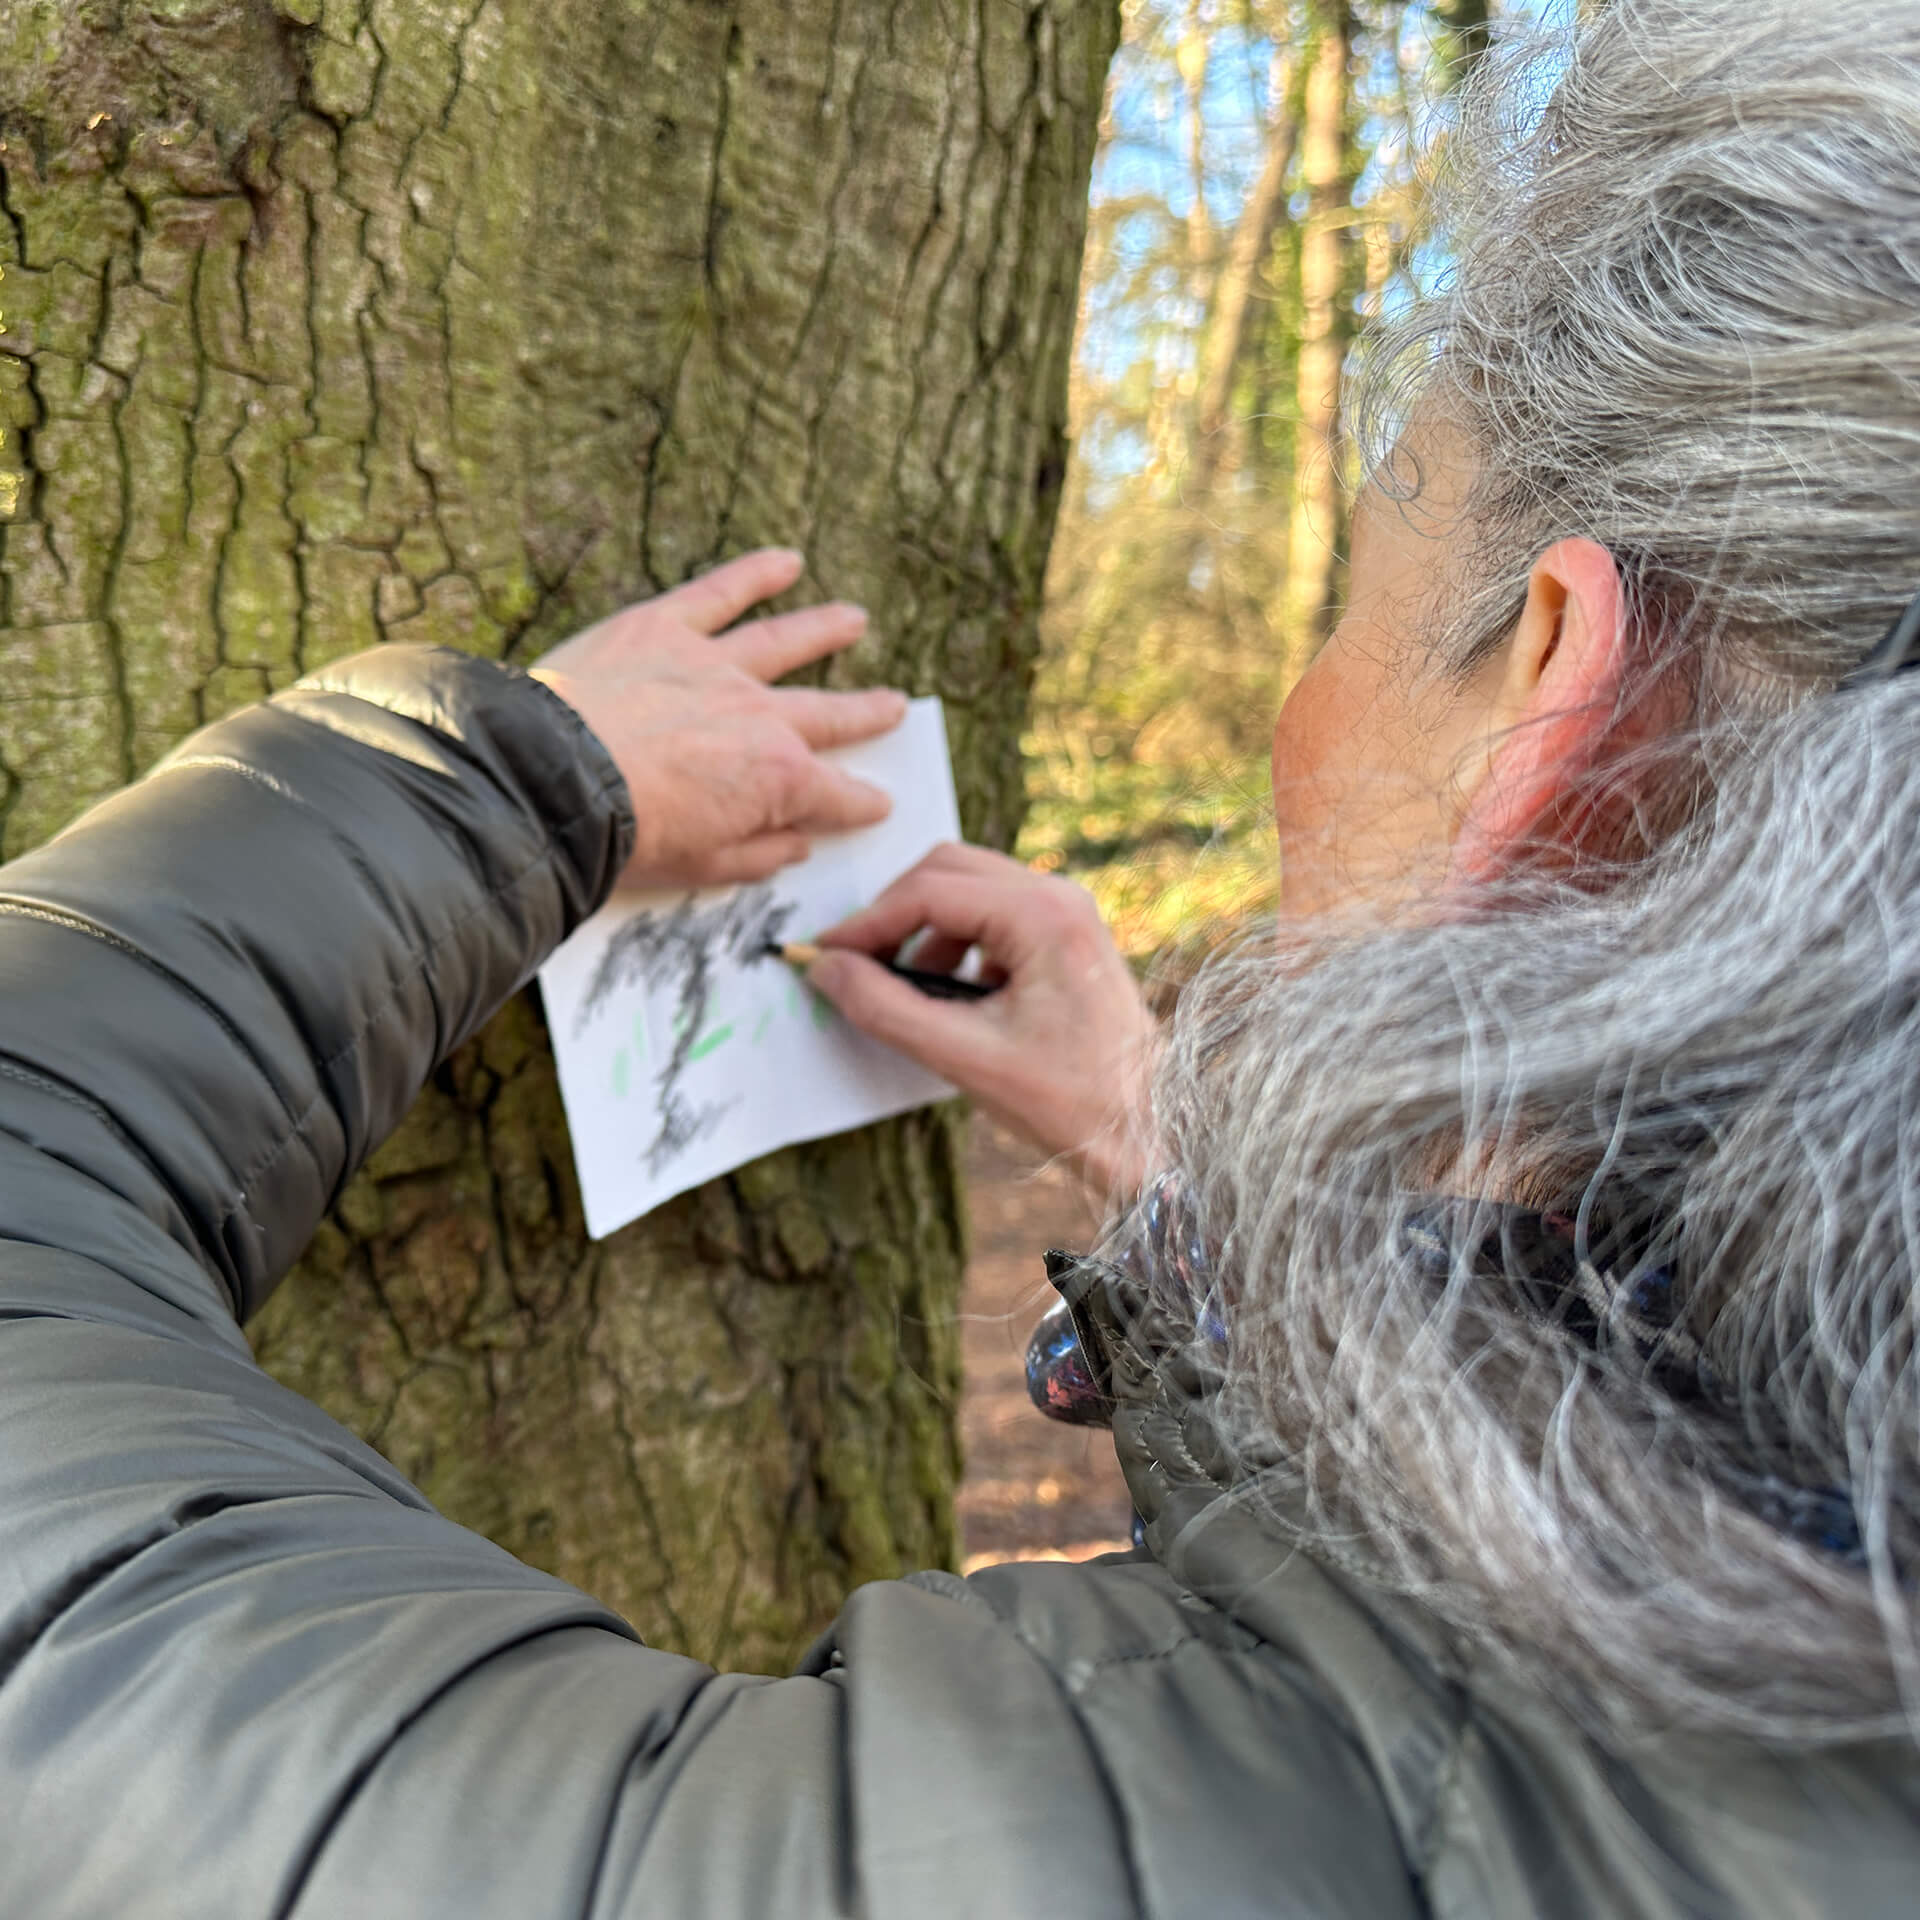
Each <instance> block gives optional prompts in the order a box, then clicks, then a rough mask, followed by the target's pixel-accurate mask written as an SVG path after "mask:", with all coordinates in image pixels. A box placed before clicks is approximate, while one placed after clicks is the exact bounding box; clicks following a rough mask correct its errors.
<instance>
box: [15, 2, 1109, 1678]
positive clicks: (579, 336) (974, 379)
mask: <svg viewBox="0 0 1920 1920" xmlns="http://www.w3.org/2000/svg"><path fill="white" fill-rule="evenodd" d="M1116 33H1117V19H1116V14H1115V9H1114V7H1113V6H1112V5H1111V4H1110V0H1016V3H1015V4H1012V5H1006V4H997V3H996V4H988V3H987V0H958V3H957V4H954V5H950V6H938V7H932V6H927V7H921V6H913V7H900V6H897V5H892V4H881V3H880V0H730V4H727V5H712V4H705V3H704V0H0V186H3V189H4V192H3V202H0V204H3V208H4V215H5V218H4V219H3V220H0V268H3V269H4V279H0V310H3V311H4V321H0V327H3V328H4V331H0V409H4V411H3V412H0V425H3V426H4V428H5V440H4V446H3V447H0V517H3V518H4V522H5V526H4V550H3V556H0V642H3V644H4V648H5V663H6V673H7V685H8V697H7V700H6V702H5V703H4V705H0V805H3V806H4V816H5V817H4V835H5V841H4V844H5V850H6V852H7V853H9V854H12V853H17V852H19V851H20V850H22V849H23V848H25V847H27V846H29V845H31V844H33V843H34V842H36V841H38V840H40V839H42V838H44V837H45V836H46V835H47V834H48V833H50V832H52V831H53V830H55V829H57V828H58V827H59V826H60V825H61V823H62V822H63V821H65V820H67V819H69V818H70V817H71V816H72V815H73V814H74V813H75V812H76V811H77V810H79V809H80V808H81V807H83V806H84V805H86V804H87V803H88V802H89V801H91V800H94V799H96V798H98V797H99V796H101V795H102V794H104V793H106V792H108V791H110V790H111V789H113V788H114V787H116V786H118V785H120V784H121V783H122V782H124V781H126V780H128V779H131V778H133V777H134V776H136V775H137V774H139V773H140V772H141V771H143V770H144V769H145V768H147V767H148V766H150V765H151V764H152V763H153V762H154V761H155V760H156V759H157V758H159V757H160V756H161V755H162V754H163V753H164V752H165V751H166V750H167V749H168V748H169V747H170V746H172V745H173V743H174V742H175V741H177V740H178V739H179V738H180V737H181V736H182V735H184V734H185V733H187V732H188V731H189V730H190V729H192V728H193V727H194V726H196V725H197V724H199V723H200V722H202V721H205V720H209V719H212V718H214V717H215V716H217V715H218V714H220V713H222V712H223V711H226V710H227V709H229V708H232V707H234V706H236V705H238V704H241V703H243V702H246V701H250V700H253V699H256V698H258V697H259V696H261V695H263V694H265V693H267V692H269V691H271V690H272V689H274V688H278V687H281V686H285V685H286V684H288V683H289V682H290V681H292V680H293V679H295V678H296V677H297V676H298V675H299V674H300V673H301V672H303V671H304V670H308V669H311V668H314V667H316V666H318V665H320V664H321V663H323V662H324V661H326V660H328V659H330V658H332V657H334V656H336V655H339V654H343V653H347V652H350V651H353V650H355V649H358V648H361V647H366V646H371V645H374V644H376V643H378V642H382V641H433V642H439V643H443V644H447V645H452V646H456V647H464V648H469V649H472V650H475V651H478V652H481V653H485V654H490V655H496V656H500V657H504V658H507V659H511V660H517V661H528V660H531V659H532V658H534V657H535V656H536V655H537V654H538V653H539V652H540V651H541V650H542V648H543V647H545V646H547V645H548V644H550V643H551V642H553V641H554V640H556V639H558V638H560V637H561V636H563V635H564V634H566V633H568V632H570V631H572V630H573V629H575V628H577V627H579V626H581V625H582V624H584V623H586V622H588V621H590V620H592V619H594V618H597V617H598V616H600V615H602V614H604V613H606V612H607V611H609V610H610V609H612V608H614V607H615V606H617V605H619V604H621V603H623V602H626V601H629V600H632V599H635V598H639V597H642V596H644V595H646V594H648V593H650V592H652V591H654V590H656V589H659V588H663V587H665V586H668V585H670V584H672V583H674V582H676V581H678V580H681V579H683V578H685V577H686V576H687V575H688V574H689V573H690V572H692V571H693V570H695V569H697V568H699V567H702V566H705V565H707V564H709V563H711V562H713V561H716V560H718V559H720V558H722V557H724V556H725V555H727V554H729V553H732V552H736V551H738V550H741V549H743V548H746V547H749V546H753V545H757V544H761V543H764V542H776V541H777V542H782V543H792V544H797V545H801V546H803V547H804V548H805V550H806V552H807V553H808V555H809V556H810V559H811V563H812V577H811V580H810V582H809V590H810V592H812V593H817V594H823V595H834V596H844V597H847V598H852V599H858V600H860V601H863V602H864V603H866V604H867V605H868V606H869V607H871V608H872V609H873V611H874V614H875V631H874V636H873V638H872V640H871V641H870V642H869V643H868V644H867V645H866V647H865V648H864V649H863V650H862V652H861V653H860V655H859V656H858V658H857V659H856V660H855V661H853V662H852V663H851V664H850V665H847V666H845V667H843V668H842V669H840V671H843V672H846V673H848V674H851V675H858V676H860V677H868V678H887V679H890V680H894V681H897V682H899V683H901V684H904V685H907V686H909V687H912V688H914V689H916V690H920V691H927V692H938V693H940V694H943V695H944V696H945V697H946V700H947V703H948V714H949V719H950V724H951V728H952V732H953V737H954V747H955V752H956V760H957V772H958V779H959V786H960V793H961V803H962V813H963V815H964V818H965V823H966V827H967V830H968V832H969V834H970V835H971V836H972V837H973V838H975V839H977V840H980V841H983V842H985V843H988V844H1002V845H1004V844H1006V843H1007V842H1008V841H1010V839H1011V838H1012V836H1013V833H1014V830H1015V828H1016V826H1017V824H1018V821H1019V818H1020V812H1021V807H1022V777H1021V765H1020V757H1019V730H1020V727H1021V725H1022V723H1023V720H1024V717H1025V710H1026V700H1027V694H1028V688H1029V683H1030V678H1031V671H1032V664H1033V659H1034V652H1035V644H1036V642H1035V621H1036V616H1037V612H1038V605H1039V597H1040V586H1041V574H1042V568H1043V565H1044V562H1045V559H1046V553H1047V546H1048V541H1049V538H1050V535H1051V532H1052V527H1053V522H1054V516H1055V510H1056V505H1057V502H1058V499H1059V496H1060V491H1061V486H1062V476H1063V470H1064V456H1065V439H1064V431H1063V430H1064V424H1065V420H1064V406H1065V382H1066V371H1067V361H1068V353H1069V347H1070V341H1071V337H1072V331H1073V325H1074V315H1075V286H1076V276H1077V273H1078V269H1079V264H1080V254H1081V237H1082V232H1083V223H1084V217H1085V207H1086V196H1087V179H1088V170H1089V166H1090V164H1091V160H1092V156H1093V151H1094V145H1095V139H1096V130H1097V124H1098V116H1099V110H1100V101H1101V90H1102V84H1103V78H1104V75H1105V71H1106V67H1107V62H1108V58H1109V55H1110V53H1111V51H1112V48H1113V44H1114V39H1115V36H1116ZM779 1092H780V1093H781V1094H782V1096H783V1097H804V1090H803V1089H781V1090H779ZM957 1147H958V1141H957V1137H956V1123H955V1119H954V1116H953V1115H951V1114H949V1113H942V1112H929V1113H922V1114H920V1115H917V1116H914V1117H913V1118H910V1119H908V1120H905V1121H903V1122H900V1123H898V1124H895V1125H892V1126H888V1127H883V1128H880V1129H876V1130H874V1131H872V1132H870V1133H867V1134H863V1135H859V1136H852V1137H847V1138H843V1139H839V1140H835V1141H830V1142H827V1143H824V1144H822V1145H819V1146H815V1147H810V1148H806V1149H803V1150H800V1151H797V1152H794V1153H789V1154H784V1155H780V1156H778V1157H776V1158H774V1159H772V1160H769V1161H765V1162H762V1163H760V1164H758V1165H756V1166H753V1167H750V1168H748V1169H746V1170H745V1171H743V1172H742V1173H740V1174H739V1175H737V1176H735V1177H734V1178H732V1179H729V1180H724V1181H720V1182H717V1183H715V1184H714V1185H712V1186H710V1187H708V1188H706V1189H704V1190H703V1191H701V1192H699V1193H697V1194H695V1195H692V1196H690V1197H688V1198H687V1199H685V1200H683V1201H681V1202H678V1203H676V1204H674V1205H672V1206H670V1207H668V1208H666V1209H665V1210H663V1211H662V1212H661V1213H660V1214H658V1215H656V1216H655V1217H654V1218H652V1219H650V1220H648V1221H646V1222H643V1223H642V1224H640V1225H639V1226H637V1227H636V1228H633V1229H631V1230H629V1231H627V1232H625V1233H623V1234H621V1235H619V1236H618V1237H616V1238H615V1239H614V1240H612V1241H610V1242H608V1243H606V1244H605V1245H603V1246H599V1247H594V1246H590V1245H589V1244H588V1243H587V1242H586V1240H585V1237H584V1234H583V1231H582V1225H581V1218H580V1210H579V1204H578V1199H577V1195H576V1192H575V1188H574V1183H573V1177H572V1173H571V1170H570V1166H569V1161H568V1149H567V1139H566V1131H565V1125H564V1121H563V1118H562V1115H561V1111H560V1107H559V1102H558V1097H557V1094H556V1091H555V1084H554V1078H553V1071H552V1066H551V1061H550V1057H549V1053H548V1048H547V1043H546V1039H545V1036H544V1033H543V1029H542V1025H541V1021H540V1017H539V1014H538V1012H537V1009H536V1007H535V1005H534V1004H533V1002H532V1001H531V1000H523V1001H521V1002H519V1003H517V1004H516V1005H514V1006H512V1007H511V1008H509V1009H508V1011H507V1012H506V1013H505V1014H504V1015H503V1016H502V1017H501V1018H500V1019H499V1020H498V1021H497V1022H496V1023H495V1024H494V1025H493V1026H492V1028H491V1029H490V1030H489V1031H488V1032H487V1033H486V1034H485V1035H484V1036H483V1037H482V1038H481V1039H479V1040H478V1041H477V1042H475V1043H474V1044H473V1045H471V1046H469V1047H468V1048H466V1049H465V1050H463V1052H462V1053H461V1054H460V1055H459V1056H458V1057H457V1058H456V1059H454V1060H453V1061H451V1062H450V1063H449V1064H448V1065H447V1066H446V1068H445V1069H444V1070H443V1071H442V1072H441V1073H440V1074H439V1075H438V1076H437V1078H436V1080H435V1082H434V1084H433V1085H432V1087H431V1088H430V1089H429V1091H428V1093H427V1095H426V1097H425V1098H424V1100H423V1101H422V1103H421V1105H420V1106H419V1108H418V1109H417V1111H416V1112H415V1113H414V1115H413V1116H412V1118H411V1120H410V1121H409V1122H408V1124H407V1125H406V1127H405V1128H404V1129H403V1130H402V1132H401V1133H400V1135H399V1136H398V1137H397V1138H396V1139H395V1140H393V1141H392V1142H391V1143H390V1144H389V1145H388V1146H387V1147H386V1148H385V1149H383V1151H382V1152H381V1153H380V1154H379V1155H378V1157H377V1158H376V1160H375V1161H374V1163H373V1165H372V1166H371V1167H370V1168H369V1169H368V1170H367V1171H366V1172H365V1173H364V1174H363V1175H362V1176H361V1177H360V1178H358V1179H357V1180H355V1181H354V1182H353V1184H352V1185H351V1186H350V1187H348V1188H347V1190H346V1191H345V1192H343V1193H342V1194H341V1195H340V1196H339V1201H338V1204H337V1206H336V1207H335V1209H334V1211H333V1214H332V1217H331V1219H330V1221H329V1223H328V1224H327V1226H326V1227H325V1228H324V1229H323V1230H322V1233H321V1235H320V1237H319V1239H318V1241H317V1242H316V1244H315V1246H314V1248H313V1250H312V1252H311V1255H310V1256H309V1258H308V1260H307V1261H306V1263H305V1265H304V1266H303V1267H302V1269H301V1270H300V1271H299V1273H298V1274H297V1275H296V1276H295V1278H294V1279H293V1280H292V1281H290V1282H289V1283H288V1285H287V1286H286V1288H284V1289H283V1291H282V1293H281V1295H280V1298H279V1300H278V1301H277V1302H276V1303H275V1305H274V1307H273V1308H272V1309H271V1310H270V1311H269V1313H268V1315H267V1316H266V1317H265V1319H264V1321H263V1323H262V1324H260V1325H258V1326H256V1328H255V1329H254V1333H255V1337H256V1341H257V1344H258V1347H259V1350H260V1352H261V1353H262V1355H263V1357H264V1358H265V1359H266V1360H267V1362H268V1363H269V1364H270V1365H271V1366H272V1367H273V1368H274V1369H275V1370H276V1371H277V1372H278V1373H280V1374H281V1375H282V1377H284V1378H285V1379H287V1380H288V1381H290V1382H292V1383H293V1384H294V1385H296V1386H298V1387H300V1388H301V1389H303V1390H304V1391H307V1392H309V1393H312V1394H313V1395H314V1396H315V1397H317V1398H318V1399H320V1400H321V1401H322V1402H323V1403H324V1404H325V1405H327V1406H328V1407H329V1408H331V1409H332V1410H333V1411H334V1412H336V1413H338V1414H339V1415H341V1416H342V1417H343V1418H344V1419H346V1420H347V1421H348V1423H349V1424H351V1425H353V1426H354V1427H356V1428H357V1429H359V1430H360V1431H361V1432H362V1433H364V1434H366V1435H367V1436H368V1437H369V1438H370V1439H372V1440H373V1441H374V1442H375V1444H377V1445H378V1446H380V1447H381V1448H383V1449H384V1450H385V1452H386V1453H387V1454H388V1455H389V1456H390V1457H391V1458H392V1459H394V1460H395V1461H396V1462H397V1463H398V1464H399V1465H400V1466H401V1467H402V1468H404V1469H405V1470H406V1471H408V1472H409V1473H411V1474H413V1475H414V1476H415V1477H416V1478H417V1479H418V1480H419V1481H420V1482H421V1483H422V1484H423V1485H424V1486H425V1488H426V1489H427V1491H428V1492H429V1493H430V1494H431V1495H432V1496H433V1498H435V1499H436V1500H437V1501H438V1502H439V1503H440V1504H441V1506H442V1507H443V1508H444V1509H445V1510H446V1511H448V1512H449V1513H450V1514H452V1515H453V1516H454V1517H455V1518H457V1519H460V1520H463V1521H467V1522H470V1523H471V1524H473V1525H476V1526H478V1527H481V1528H483V1529H484V1530H485V1531H487V1532H489V1533H491V1534H492V1535H493V1536H494V1537H495V1538H496V1539H498V1540H500V1541H501V1542H502V1543H504V1544H505V1545H507V1546H509V1547H511V1548H512V1549H513V1550H514V1551H516V1552H518V1553H520V1554H522V1555H523V1556H525V1557H526V1558H528V1559H529V1560H532V1561H534V1562H536V1563H538V1564H540V1565H543V1566H546V1567H550V1568H552V1569H553V1570H554V1571H556V1572H558V1573H561V1574H563V1575H565V1576H567V1577H569V1578H571V1579H574V1580H577V1581H579V1582H580V1583H581V1584H583V1585H584V1586H586V1587H588V1588H590V1589H591V1590H593V1591H594V1592H596V1593H597V1594H599V1595H600V1596H601V1597H603V1598H604V1599H606V1600H607V1601H609V1602H611V1603H612V1604H613V1605H615V1606H617V1607H619V1608H620V1609H621V1610H622V1611H624V1612H625V1613H626V1614H627V1615H628V1617H629V1618H631V1619H632V1620H633V1622H634V1623H635V1625H636V1626H637V1627H639V1629H640V1630H641V1631H642V1632H643V1633H644V1634H645V1635H646V1636H647V1637H648V1638H649V1639H651V1640H654V1641H656V1642H657V1643H661V1644H665V1645H670V1646H677V1647H680V1648H683V1649H685V1650H687V1651H689V1652H693V1653H696V1654H699V1655H702V1656H704V1657H707V1658H710V1659H715V1660H719V1661H723V1662H728V1663H736V1664H747V1665H758V1664H777V1663H779V1662H780V1661H781V1660H783V1659H784V1658H786V1657H787V1656H789V1655H791V1653H792V1652H793V1651H794V1650H795V1648H796V1647H797V1646H799V1645H800V1644H802V1643H803V1642H804V1640H805V1639H806V1638H807V1637H808V1636H809V1635H810V1634H811V1633H812V1632H813V1631H814V1630H815V1629H816V1628H817V1627H818V1625H819V1624H820V1623H821V1622H822V1620H823V1619H824V1618H825V1617H826V1616H827V1615H828V1614H829V1613H830V1612H831V1611H832V1609H833V1608H834V1606H835V1605H836V1603H837V1601H838V1599H839V1597H840V1595H841V1594H842V1592H843V1591H844V1590H845V1589H846V1588H847V1587H848V1586H849V1585H851V1584H852V1583H854V1582H857V1581H859V1580H863V1579H866V1578H869V1577H872V1576H875V1575H885V1574H891V1573H894V1572H896V1571H897V1570H899V1569H900V1568H902V1567H903V1566H907V1565H910V1564H930V1563H940V1562H946V1561H950V1560H951V1559H952V1558H953V1556H954V1554H955V1550H956V1543H955V1540H954V1530H953V1520H952V1492H953V1486H954V1480H955V1475H956V1469H957V1460H956V1447H955V1439H954V1424H953V1415H954V1400H955V1394H956V1390H957V1384H958V1383H957V1362H956V1349H955V1343H954V1339H953V1335H952V1322H953V1314H954V1306H955V1299H956V1292H957V1287H958V1283H959V1276H960V1270H961V1262H962V1241H963V1231H962V1217H961V1198H960V1193H959V1187H958V1171H957V1164H956V1163H957Z"/></svg>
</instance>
